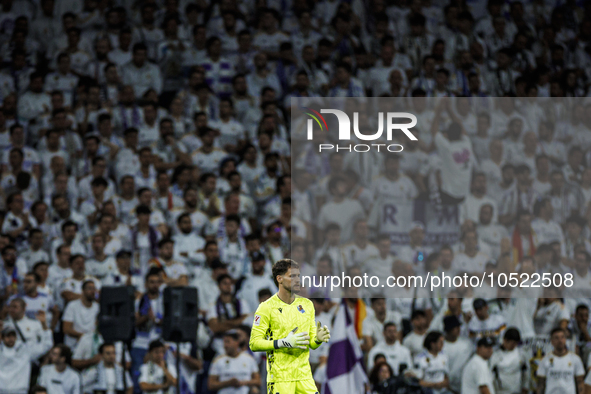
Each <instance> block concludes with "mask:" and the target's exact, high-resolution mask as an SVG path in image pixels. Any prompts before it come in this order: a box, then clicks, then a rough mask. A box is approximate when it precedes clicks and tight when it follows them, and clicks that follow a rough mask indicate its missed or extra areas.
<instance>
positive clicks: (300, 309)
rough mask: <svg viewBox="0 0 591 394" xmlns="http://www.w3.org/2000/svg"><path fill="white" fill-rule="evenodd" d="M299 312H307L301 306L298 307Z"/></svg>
mask: <svg viewBox="0 0 591 394" xmlns="http://www.w3.org/2000/svg"><path fill="white" fill-rule="evenodd" d="M298 311H300V312H301V313H306V311H305V310H304V308H303V307H302V306H301V305H298Z"/></svg>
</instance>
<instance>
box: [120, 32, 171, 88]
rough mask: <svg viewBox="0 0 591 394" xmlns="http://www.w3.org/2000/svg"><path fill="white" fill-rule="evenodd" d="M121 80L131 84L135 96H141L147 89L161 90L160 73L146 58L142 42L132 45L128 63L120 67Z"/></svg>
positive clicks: (144, 46) (145, 50)
mask: <svg viewBox="0 0 591 394" xmlns="http://www.w3.org/2000/svg"><path fill="white" fill-rule="evenodd" d="M122 80H123V81H125V82H126V83H128V84H130V85H132V86H133V89H134V92H135V97H136V98H140V97H143V95H144V93H146V91H148V89H154V90H155V91H156V93H158V94H160V92H162V75H161V74H160V69H159V68H158V66H156V65H155V64H152V63H150V62H148V60H147V47H146V45H145V44H143V43H137V44H135V45H134V46H133V55H132V59H131V61H130V62H129V63H127V64H126V65H124V66H123V67H122Z"/></svg>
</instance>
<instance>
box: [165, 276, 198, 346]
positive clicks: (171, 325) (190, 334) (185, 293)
mask: <svg viewBox="0 0 591 394" xmlns="http://www.w3.org/2000/svg"><path fill="white" fill-rule="evenodd" d="M197 300H198V298H197V289H196V288H195V287H166V288H165V289H164V317H163V318H162V338H163V339H164V340H165V341H169V342H196V341H197V328H198V324H199V303H198V302H197Z"/></svg>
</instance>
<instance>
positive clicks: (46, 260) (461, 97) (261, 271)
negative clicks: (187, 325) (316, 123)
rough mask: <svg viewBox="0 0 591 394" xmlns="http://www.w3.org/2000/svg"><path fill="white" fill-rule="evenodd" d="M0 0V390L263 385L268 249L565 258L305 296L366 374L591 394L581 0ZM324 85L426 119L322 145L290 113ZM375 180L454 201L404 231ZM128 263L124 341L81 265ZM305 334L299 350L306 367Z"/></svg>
mask: <svg viewBox="0 0 591 394" xmlns="http://www.w3.org/2000/svg"><path fill="white" fill-rule="evenodd" d="M0 4H1V11H0V37H1V38H0V63H1V70H0V105H1V107H0V109H1V110H0V150H1V152H2V156H1V177H0V197H1V198H0V209H1V210H2V211H1V212H2V215H1V223H2V224H1V232H0V256H1V266H0V304H1V305H2V309H1V312H0V313H1V318H2V320H3V321H2V322H1V323H0V327H1V342H2V343H1V345H0V394H26V393H29V392H32V393H40V394H41V393H45V392H46V393H48V394H62V393H64V394H79V393H93V394H94V393H107V394H113V393H120V392H123V391H124V390H127V392H128V393H132V392H134V393H141V392H144V393H155V394H165V393H167V394H172V393H174V392H175V391H176V383H177V379H181V381H182V384H181V391H182V392H183V393H210V392H216V391H217V392H219V393H220V394H248V393H252V394H256V393H263V392H266V388H265V385H264V377H265V369H264V368H265V367H264V362H265V355H264V354H261V353H255V354H253V353H252V352H250V350H249V349H248V337H249V333H250V326H252V320H253V312H254V311H255V310H256V308H257V306H258V305H259V303H260V302H262V301H264V300H266V299H268V298H269V297H270V296H271V295H272V294H273V293H274V292H275V291H276V290H277V287H276V282H275V281H274V280H273V278H272V275H271V269H272V264H273V262H275V261H277V260H280V259H282V258H291V259H293V260H295V261H297V262H298V263H299V265H300V268H301V272H302V274H307V275H318V276H325V275H330V274H340V273H341V272H347V273H348V274H350V275H353V276H354V275H360V274H361V273H364V272H369V273H373V274H376V275H378V276H380V277H383V276H387V275H390V274H392V273H394V274H397V275H399V274H401V273H402V274H404V275H407V274H408V275H412V274H417V275H425V274H427V273H429V274H436V273H437V272H441V271H448V272H456V273H462V272H483V271H487V272H492V273H495V272H496V273H500V272H517V273H527V274H528V275H531V274H533V273H544V272H550V273H560V274H566V273H570V274H572V275H573V276H574V278H575V284H576V286H574V287H573V288H566V289H565V288H563V286H560V285H558V288H552V287H550V288H547V289H542V290H540V291H534V290H536V289H530V290H532V291H525V290H519V289H514V290H513V291H514V293H511V292H507V291H506V290H505V289H498V288H497V287H495V286H494V285H493V286H488V287H486V286H485V287H484V288H483V289H471V288H469V287H460V288H442V289H441V290H440V291H439V292H438V293H437V294H428V295H424V294H417V291H416V290H415V289H412V288H410V289H407V290H408V291H407V292H406V297H398V298H391V297H385V296H384V294H379V293H372V292H371V291H370V290H369V289H358V288H346V289H343V293H342V294H341V295H340V296H339V297H334V295H333V294H330V296H329V295H327V294H326V293H324V291H325V290H326V289H323V288H305V289H304V294H305V295H307V296H310V297H311V298H312V299H313V302H314V305H315V309H316V311H315V312H316V316H317V320H320V321H322V322H323V324H328V325H330V322H331V320H332V318H333V316H334V314H335V311H336V309H337V308H338V307H339V303H340V301H339V300H340V297H345V298H346V302H347V305H348V306H349V308H350V310H351V315H352V316H355V317H356V319H360V322H359V325H358V327H357V329H358V336H359V343H360V346H361V348H362V350H363V352H364V355H365V363H366V366H367V374H368V376H369V381H370V386H371V388H370V389H369V390H370V391H371V392H372V393H373V392H375V393H381V394H388V393H393V392H394V391H392V390H393V389H392V387H398V386H397V385H403V386H404V387H405V388H406V390H409V391H406V392H412V391H410V390H415V391H414V392H417V393H418V392H425V393H427V392H431V393H437V394H444V393H449V392H453V393H462V394H472V393H481V394H487V393H488V394H492V393H507V394H515V393H523V394H526V393H531V392H537V393H540V394H541V393H565V394H572V393H576V392H578V393H579V394H582V393H583V392H586V393H589V392H591V374H588V373H587V370H588V369H587V368H591V357H590V356H591V321H589V308H591V294H588V293H587V291H588V290H590V289H591V101H588V99H587V98H586V97H587V96H591V91H590V90H589V87H590V86H591V2H588V1H576V0H523V1H504V0H489V1H488V2H487V1H485V0H449V1H443V0H399V1H386V0H365V1H364V0H350V1H339V0H318V1H314V0H306V1H292V0H281V1H279V0H267V1H254V0H252V1H247V0H241V1H232V0H220V1H213V0H212V1H208V0H197V1H195V2H193V1H190V0H142V1H131V0H112V1H109V0H85V1H80V0H38V1H37V0H1V1H0ZM319 97H344V98H355V97H383V98H396V99H397V100H400V102H404V103H406V105H407V107H408V108H412V110H413V113H416V114H417V117H418V118H419V124H421V125H427V127H426V128H422V129H421V130H417V133H418V134H417V136H418V141H417V142H416V143H414V142H408V141H405V143H404V146H405V150H404V151H403V152H402V153H399V154H387V155H367V156H363V155H354V154H350V153H348V152H341V153H333V154H331V155H330V156H328V155H327V156H326V160H324V159H322V158H323V157H322V156H319V155H316V156H315V155H314V154H310V144H309V142H308V141H306V140H305V139H304V138H302V137H301V135H296V133H292V127H291V124H292V122H291V121H292V119H291V113H292V109H294V108H295V107H297V103H298V100H299V99H302V100H305V99H307V100H310V99H314V98H319ZM496 98H499V99H496ZM316 135H318V136H320V135H321V134H320V133H318V134H315V136H316ZM315 138H316V137H315ZM318 138H320V137H318ZM324 138H329V140H330V138H331V137H327V136H326V135H324ZM333 138H334V137H333ZM312 153H314V152H312ZM360 157H364V158H371V159H372V160H373V161H372V163H370V164H371V165H367V164H368V163H367V162H366V161H364V159H360ZM364 164H365V165H364ZM292 176H293V183H292ZM384 201H388V202H393V203H396V204H401V206H402V205H404V204H413V203H415V202H416V201H427V202H429V203H430V204H433V205H434V206H438V207H440V206H457V209H458V211H457V215H458V218H459V228H458V231H457V234H456V235H457V237H456V238H455V239H453V241H454V242H450V243H449V244H447V243H446V244H432V243H429V242H428V241H427V240H426V237H425V235H426V234H425V223H422V222H420V221H413V222H412V224H411V226H410V228H409V231H408V234H407V236H406V237H404V242H402V243H403V244H400V242H399V241H400V240H399V239H393V237H392V236H391V234H388V233H387V232H383V231H381V229H380V227H379V225H378V224H376V220H375V217H376V215H379V213H376V209H379V207H380V205H379V204H380V203H383V202H384ZM470 270H473V271H470ZM125 285H131V286H134V287H135V290H136V296H137V297H136V298H137V299H136V336H135V339H134V340H133V341H132V342H131V343H129V344H123V343H120V342H117V343H111V342H105V341H104V339H103V337H102V335H101V333H100V332H98V330H97V316H98V313H99V306H98V302H97V300H98V299H99V297H100V293H101V287H103V286H125ZM166 286H193V287H196V288H197V289H198V294H199V309H200V319H201V321H202V324H200V325H199V330H198V333H197V341H196V342H195V343H184V344H181V346H180V349H177V346H176V345H175V344H174V343H166V342H164V341H163V340H162V339H161V324H162V318H163V305H162V291H163V289H164V288H165V287H166ZM517 293H519V294H517ZM177 352H180V354H181V360H182V362H181V368H180V370H179V371H177V370H176V368H175V357H176V354H177ZM328 354H329V347H328V346H326V345H325V346H322V347H321V348H319V349H318V350H314V351H312V352H311V353H310V362H311V364H312V366H313V368H314V371H315V375H314V376H315V380H316V381H317V384H318V386H319V387H321V385H322V384H323V383H324V382H325V381H326V372H325V370H326V362H327V357H328ZM122 360H125V363H123V362H122ZM402 376H405V377H406V378H404V379H403V378H401V377H402ZM586 376H587V378H585V377H586ZM411 377H412V378H413V379H411ZM405 379H406V380H405ZM401 387H402V386H401ZM352 394H358V393H352Z"/></svg>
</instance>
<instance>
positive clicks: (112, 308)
mask: <svg viewBox="0 0 591 394" xmlns="http://www.w3.org/2000/svg"><path fill="white" fill-rule="evenodd" d="M134 299H135V288H134V287H133V286H106V287H103V288H101V302H100V307H101V310H100V312H99V321H98V329H99V332H100V333H101V334H102V336H103V338H104V340H105V341H106V342H116V341H123V342H127V341H130V340H132V339H133V338H134V336H135V330H134V328H135V306H134Z"/></svg>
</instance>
